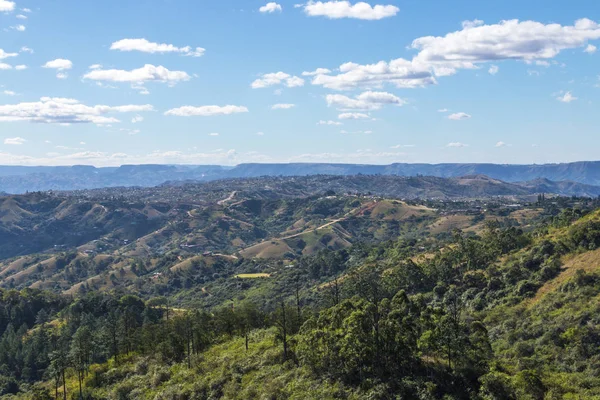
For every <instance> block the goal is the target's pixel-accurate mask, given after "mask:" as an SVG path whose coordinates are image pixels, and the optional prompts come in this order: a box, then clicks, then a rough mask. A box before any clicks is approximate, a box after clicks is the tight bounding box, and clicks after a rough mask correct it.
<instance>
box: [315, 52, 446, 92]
mask: <svg viewBox="0 0 600 400" xmlns="http://www.w3.org/2000/svg"><path fill="white" fill-rule="evenodd" d="M339 72H340V73H339V74H338V75H330V74H326V73H321V74H317V75H315V76H314V77H313V80H312V84H313V85H319V86H324V87H326V88H328V89H335V90H347V89H355V88H359V87H366V88H380V87H382V86H383V85H384V84H385V83H390V84H392V85H395V86H396V87H398V88H416V87H423V86H427V85H431V84H435V83H436V80H435V77H434V76H433V74H432V72H431V71H430V70H429V68H427V67H426V66H423V65H416V64H413V63H412V62H411V61H407V60H405V59H402V58H399V59H396V60H392V61H390V62H389V63H387V62H385V61H380V62H378V63H376V64H367V65H360V64H356V63H352V62H348V63H345V64H342V65H340V67H339Z"/></svg>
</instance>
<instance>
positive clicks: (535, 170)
mask: <svg viewBox="0 0 600 400" xmlns="http://www.w3.org/2000/svg"><path fill="white" fill-rule="evenodd" d="M361 174H362V175H396V176H418V175H423V176H434V177H444V178H451V177H461V176H469V175H485V176H488V177H490V178H493V179H498V180H501V181H504V182H512V183H515V182H529V185H530V186H531V185H541V186H542V187H543V185H544V184H548V182H550V181H551V182H552V184H555V183H556V182H561V187H562V190H563V191H564V192H565V193H569V191H570V189H569V188H571V189H573V188H575V187H576V186H575V184H576V183H578V184H584V185H588V186H600V161H582V162H574V163H565V164H540V165H537V164H532V165H515V164H399V163H398V164H390V165H362V164H311V163H294V164H240V165H237V166H235V167H226V166H219V165H123V166H121V167H105V168H96V167H93V166H71V167H22V166H0V192H7V193H24V192H27V191H45V190H76V189H93V188H103V187H120V186H141V187H151V186H156V185H160V184H162V183H164V182H167V181H171V182H177V181H212V180H218V179H228V178H252V177H260V176H307V175H344V176H346V175H361ZM579 189H580V187H579ZM579 189H577V190H579ZM589 189H590V188H589V187H588V189H586V191H588V190H589ZM592 191H593V190H592Z"/></svg>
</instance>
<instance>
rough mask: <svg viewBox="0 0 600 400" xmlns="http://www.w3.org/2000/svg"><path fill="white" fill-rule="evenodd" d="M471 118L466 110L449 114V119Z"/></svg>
mask: <svg viewBox="0 0 600 400" xmlns="http://www.w3.org/2000/svg"><path fill="white" fill-rule="evenodd" d="M469 118H471V116H470V115H469V114H467V113H464V112H458V113H454V114H450V115H448V119H451V120H453V121H460V120H463V119H469Z"/></svg>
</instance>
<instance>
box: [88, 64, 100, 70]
mask: <svg viewBox="0 0 600 400" xmlns="http://www.w3.org/2000/svg"><path fill="white" fill-rule="evenodd" d="M88 69H91V70H95V69H102V64H92V65H90V66H89V67H88Z"/></svg>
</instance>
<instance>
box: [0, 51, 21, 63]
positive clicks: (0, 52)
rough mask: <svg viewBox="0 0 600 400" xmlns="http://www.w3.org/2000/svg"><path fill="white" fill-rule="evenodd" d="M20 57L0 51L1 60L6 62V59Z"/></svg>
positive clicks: (16, 54)
mask: <svg viewBox="0 0 600 400" xmlns="http://www.w3.org/2000/svg"><path fill="white" fill-rule="evenodd" d="M18 55H19V53H7V52H5V51H4V50H2V49H0V60H4V59H5V58H9V57H16V56H18Z"/></svg>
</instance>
